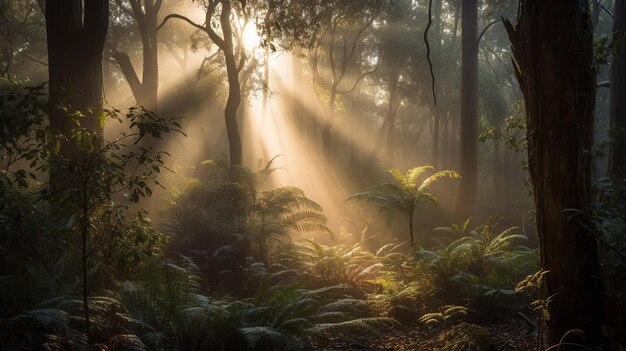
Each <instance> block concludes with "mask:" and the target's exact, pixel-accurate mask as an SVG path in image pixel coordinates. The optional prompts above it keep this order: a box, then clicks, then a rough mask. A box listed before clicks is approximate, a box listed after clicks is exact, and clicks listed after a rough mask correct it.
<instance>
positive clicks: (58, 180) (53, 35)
mask: <svg viewBox="0 0 626 351" xmlns="http://www.w3.org/2000/svg"><path fill="white" fill-rule="evenodd" d="M45 16H46V33H47V44H48V72H49V84H50V97H49V100H50V106H52V108H51V111H50V127H51V129H52V130H54V131H55V132H58V133H61V134H62V135H64V136H65V137H66V138H68V139H69V140H70V142H69V143H63V147H62V149H61V156H62V157H65V158H69V159H71V158H75V157H79V160H77V161H78V162H80V158H82V157H83V155H81V154H80V153H77V152H76V150H78V148H77V145H76V143H74V142H73V141H71V131H72V129H74V128H75V127H76V125H75V123H74V122H73V121H72V120H71V119H70V115H71V114H73V113H76V112H80V113H82V114H84V117H83V118H82V119H81V121H80V125H81V127H85V128H88V129H90V130H93V131H96V133H98V134H100V133H102V128H101V126H100V121H99V117H98V116H99V112H100V110H101V108H102V95H101V94H102V51H103V48H104V42H105V40H106V35H107V31H108V25H109V2H108V0H92V1H85V2H84V3H83V1H82V0H54V1H47V2H46V6H45ZM65 107H69V110H65V109H64V108H65ZM50 173H51V174H50V188H51V189H52V191H55V192H62V191H63V190H64V189H68V188H69V187H71V186H74V184H73V181H74V180H73V177H71V175H68V174H63V173H62V172H59V170H57V169H54V168H53V169H52V170H51V172H50ZM57 212H60V213H59V215H62V216H67V215H68V214H67V213H63V211H62V210H57ZM83 216H84V215H83ZM87 220H88V219H87V218H83V223H82V224H83V230H82V243H81V245H82V246H81V254H82V285H83V309H84V311H83V312H84V317H85V334H86V336H87V341H88V342H89V338H90V323H89V322H90V318H89V305H88V298H89V285H88V281H87V247H86V245H87V239H88V238H87V234H88V231H87V230H88V229H87V224H88V222H87Z"/></svg>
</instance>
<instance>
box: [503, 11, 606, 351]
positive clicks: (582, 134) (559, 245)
mask: <svg viewBox="0 0 626 351" xmlns="http://www.w3.org/2000/svg"><path fill="white" fill-rule="evenodd" d="M520 9H521V12H520V15H519V19H518V23H517V24H516V26H515V27H513V26H512V25H511V24H510V23H508V22H507V23H506V27H507V30H508V32H509V37H510V39H511V43H512V49H513V56H514V64H515V69H516V73H517V78H518V81H519V83H520V87H521V90H522V92H523V94H524V99H525V107H526V122H527V140H528V158H529V166H530V177H531V181H532V185H533V193H534V198H535V208H536V219H537V231H538V234H539V240H540V250H541V264H542V267H543V269H545V270H548V271H549V273H548V274H547V276H546V281H545V289H546V291H545V292H546V298H547V297H550V298H551V299H552V302H551V303H550V304H549V314H550V315H549V319H548V320H547V324H548V339H549V342H550V344H556V343H558V342H559V340H560V339H561V337H562V336H563V335H565V334H566V333H567V332H568V331H570V330H572V329H580V330H582V331H583V332H584V334H585V339H586V340H584V341H583V340H581V339H580V338H579V337H577V335H576V334H575V333H569V334H568V337H567V338H566V340H564V341H566V342H579V343H586V344H591V345H598V344H600V343H602V341H603V335H602V332H601V326H602V324H603V315H602V296H603V285H602V278H601V272H600V265H599V260H598V250H597V243H596V238H595V237H594V236H593V235H591V234H590V233H589V231H588V230H587V229H586V228H585V226H587V225H588V223H587V222H586V220H585V219H584V218H583V216H577V217H576V218H575V219H571V213H568V212H566V211H565V210H568V209H580V210H584V209H586V208H587V207H588V206H589V205H590V204H591V153H590V151H591V147H592V131H593V110H594V102H595V70H594V69H593V66H592V36H591V23H590V19H589V13H588V2H587V1H562V0H542V1H535V0H527V1H522V2H521V3H520ZM560 349H561V350H566V348H565V347H561V348H560ZM575 349H579V348H578V347H576V348H575Z"/></svg>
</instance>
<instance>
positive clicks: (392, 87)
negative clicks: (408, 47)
mask: <svg viewBox="0 0 626 351" xmlns="http://www.w3.org/2000/svg"><path fill="white" fill-rule="evenodd" d="M393 65H394V67H393V68H392V71H391V74H390V76H389V103H388V106H387V164H388V165H389V167H393V165H394V156H395V155H394V151H395V149H396V145H395V139H396V137H395V131H396V113H397V111H398V109H397V106H396V105H397V102H398V96H397V95H398V80H399V78H400V66H399V65H398V64H393Z"/></svg>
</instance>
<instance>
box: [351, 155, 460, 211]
mask: <svg viewBox="0 0 626 351" xmlns="http://www.w3.org/2000/svg"><path fill="white" fill-rule="evenodd" d="M433 170H434V167H432V166H421V167H414V168H411V169H409V170H408V171H407V172H406V174H404V173H402V172H401V171H400V170H398V169H396V168H391V169H389V170H388V173H389V174H391V176H392V177H393V180H394V182H393V183H383V184H378V185H374V186H372V187H370V188H369V189H367V190H366V191H364V192H360V193H356V194H354V195H352V196H350V197H349V198H348V200H352V199H361V200H367V201H371V202H374V203H375V204H376V205H375V206H376V207H378V209H379V211H390V210H397V211H402V212H404V213H407V214H409V215H410V214H412V213H413V211H414V210H415V209H417V208H419V206H420V204H421V203H422V202H423V201H425V200H426V201H430V202H431V203H433V204H436V203H437V197H435V195H433V194H431V193H430V192H429V190H430V187H431V185H432V184H433V183H435V182H436V181H438V180H439V179H441V178H446V177H449V178H458V177H459V174H458V173H456V172H454V171H447V170H446V171H439V172H435V173H433V174H432V175H430V176H428V177H426V179H424V180H423V181H422V182H421V183H420V182H419V180H420V179H421V177H422V175H423V174H425V173H426V172H429V171H433Z"/></svg>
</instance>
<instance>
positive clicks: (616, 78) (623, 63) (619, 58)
mask: <svg viewBox="0 0 626 351" xmlns="http://www.w3.org/2000/svg"><path fill="white" fill-rule="evenodd" d="M613 14H614V16H615V19H614V22H613V33H614V34H615V33H621V34H618V35H625V32H626V0H617V1H616V2H615V11H614V13H613ZM624 92H626V51H624V50H620V51H618V52H616V53H615V55H614V56H613V63H612V64H611V98H610V100H611V110H610V111H611V127H612V128H613V131H614V135H615V137H614V139H613V143H612V144H611V150H610V153H609V174H610V175H622V174H623V173H624V171H625V170H626V139H625V138H624V137H626V99H625V98H624Z"/></svg>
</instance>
